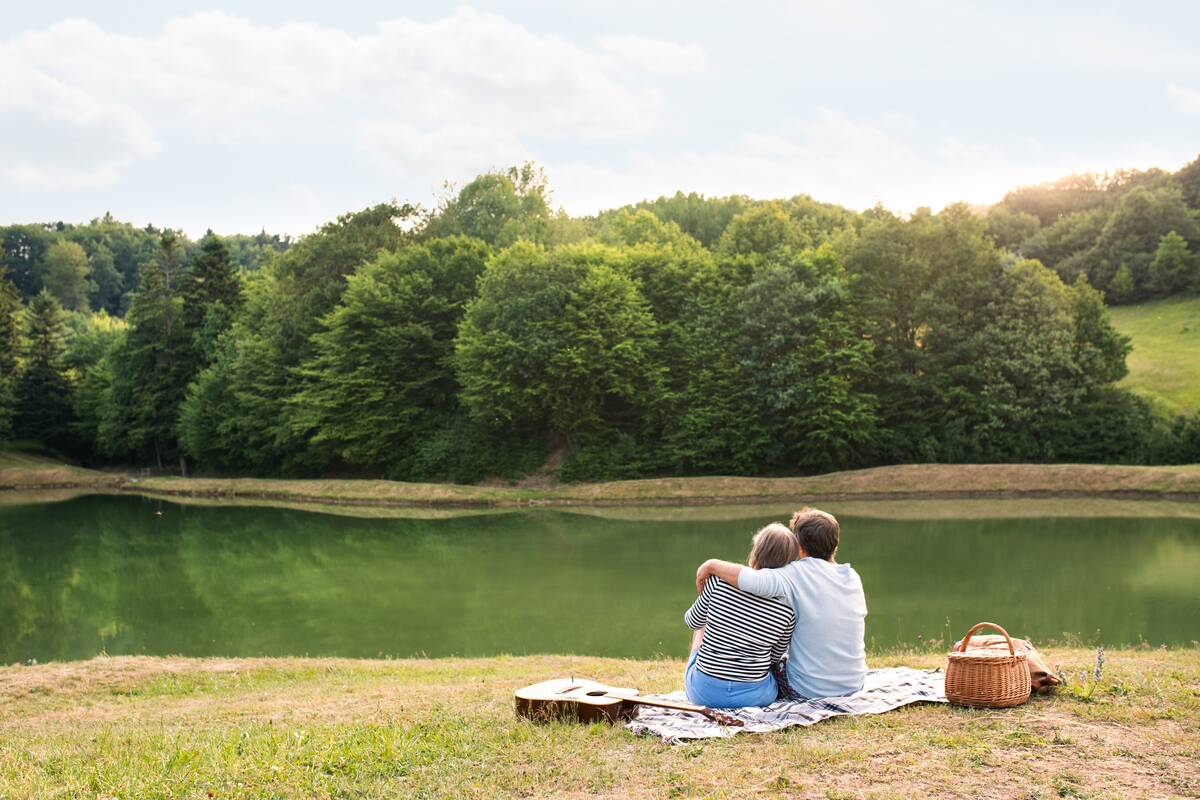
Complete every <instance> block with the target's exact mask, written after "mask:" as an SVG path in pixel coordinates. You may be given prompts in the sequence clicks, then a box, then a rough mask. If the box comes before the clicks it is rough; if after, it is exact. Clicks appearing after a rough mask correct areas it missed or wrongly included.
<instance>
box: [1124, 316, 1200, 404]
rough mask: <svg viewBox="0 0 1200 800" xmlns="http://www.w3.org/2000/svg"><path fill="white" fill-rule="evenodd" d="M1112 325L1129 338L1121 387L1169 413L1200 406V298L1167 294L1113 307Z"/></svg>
mask: <svg viewBox="0 0 1200 800" xmlns="http://www.w3.org/2000/svg"><path fill="white" fill-rule="evenodd" d="M1111 313H1112V321H1113V324H1114V325H1115V326H1116V327H1117V330H1119V331H1121V333H1124V334H1125V335H1126V336H1129V337H1131V338H1132V339H1133V352H1132V353H1131V354H1130V356H1129V362H1128V363H1129V377H1127V378H1126V379H1125V380H1124V381H1122V382H1121V385H1122V386H1126V387H1128V388H1130V389H1133V390H1134V391H1136V392H1137V393H1138V394H1141V395H1143V396H1144V397H1147V398H1149V399H1150V400H1151V401H1152V402H1153V403H1154V404H1155V405H1156V406H1157V407H1158V408H1160V409H1162V410H1163V411H1165V412H1167V413H1170V414H1179V413H1188V412H1191V413H1194V412H1196V411H1200V297H1197V296H1195V295H1189V296H1186V297H1169V298H1167V299H1166V300H1154V301H1151V302H1149V303H1139V304H1138V305H1133V306H1118V307H1116V308H1113V309H1112V311H1111Z"/></svg>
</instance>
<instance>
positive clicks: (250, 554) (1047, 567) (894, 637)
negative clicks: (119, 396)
mask: <svg viewBox="0 0 1200 800" xmlns="http://www.w3.org/2000/svg"><path fill="white" fill-rule="evenodd" d="M157 510H161V511H162V512H163V515H162V516H161V517H158V516H156V515H155V511H157ZM834 510H835V511H836V510H838V509H836V507H835V509H834ZM780 511H781V510H780V509H775V508H773V509H754V508H746V509H743V510H742V511H741V512H740V515H737V517H738V518H730V517H731V516H734V515H722V516H723V517H724V518H721V519H715V520H714V519H703V518H684V519H666V520H663V519H650V520H647V519H637V518H636V515H633V516H634V517H635V518H634V519H620V518H610V517H605V516H585V515H579V514H566V513H560V512H555V511H544V510H542V511H532V512H520V513H507V514H495V515H483V516H479V515H475V516H467V517H461V518H448V519H372V518H353V517H345V516H335V515H330V514H316V513H309V512H304V511H299V510H293V509H280V508H255V507H199V506H197V507H192V506H179V505H174V504H170V503H165V502H162V501H155V500H147V499H143V498H137V497H128V496H121V497H113V496H95V497H81V498H75V499H71V500H67V501H64V502H59V503H52V504H50V503H48V504H40V505H24V506H9V507H4V508H0V620H3V625H2V626H0V662H13V661H20V660H25V659H29V658H36V659H38V660H42V661H44V660H50V659H70V658H86V657H90V656H92V655H95V654H96V653H98V652H108V653H111V654H117V653H149V654H182V655H193V656H201V655H229V656H233V655H244V656H251V655H305V654H308V655H340V656H356V657H364V656H380V655H391V656H409V655H415V654H427V655H431V656H440V655H449V654H461V655H490V654H495V653H537V652H559V653H567V652H570V653H589V654H597V655H614V656H643V657H644V656H650V655H654V654H657V653H664V654H669V655H675V656H678V655H682V654H683V653H684V651H685V647H686V640H687V637H686V631H685V630H684V629H683V627H682V623H681V621H680V617H681V615H682V613H683V610H684V609H685V608H686V607H687V605H688V603H689V602H690V601H691V598H692V595H693V589H692V588H691V576H692V574H693V572H694V569H695V566H696V564H697V563H698V562H699V561H700V560H701V559H702V558H705V557H708V556H716V557H722V558H730V559H741V558H743V557H744V555H745V551H746V549H747V547H748V543H749V535H750V533H751V532H752V531H753V530H754V529H755V528H756V527H757V526H758V525H760V524H762V523H763V522H765V521H769V520H771V519H775V518H778V517H779V516H780V515H781V513H780ZM1135 512H1136V509H1135ZM627 516H628V515H627ZM660 516H661V515H660ZM692 516H693V517H694V515H692ZM842 521H843V529H844V534H843V548H842V552H841V559H842V560H843V561H849V562H851V563H853V564H854V566H855V567H856V568H857V569H858V570H859V572H860V573H861V574H862V576H863V580H864V583H865V585H866V587H867V599H868V603H869V605H870V610H871V615H870V617H869V619H868V625H867V633H868V639H869V644H870V645H871V646H872V647H873V648H874V649H884V648H888V647H894V646H896V645H897V644H902V643H909V642H913V641H915V640H916V637H917V636H918V635H920V636H923V637H925V638H937V637H940V636H944V635H946V634H947V633H949V634H951V635H958V634H960V633H961V631H962V630H965V628H966V627H968V626H969V625H970V624H971V623H973V622H975V621H978V620H980V619H994V620H995V621H998V622H1001V623H1003V624H1005V625H1007V626H1009V627H1010V629H1012V630H1013V631H1014V632H1019V633H1023V634H1025V635H1028V636H1031V637H1033V638H1034V639H1036V640H1042V641H1044V640H1046V639H1050V638H1061V637H1062V636H1063V635H1064V634H1072V635H1078V636H1080V637H1082V638H1083V639H1084V640H1085V641H1094V640H1102V641H1104V642H1105V643H1107V644H1110V645H1113V644H1122V643H1132V642H1138V641H1142V640H1145V641H1148V642H1150V643H1153V644H1157V643H1168V644H1178V643H1187V642H1191V641H1192V640H1194V639H1197V638H1200V632H1198V631H1197V629H1196V620H1197V619H1200V588H1198V584H1200V582H1198V581H1197V578H1200V519H1196V518H1194V517H1186V516H1181V517H1170V516H1164V517H1160V518H1142V517H1140V516H1132V517H1127V518H1106V517H1091V518H1071V517H1055V518H1011V519H952V518H945V511H944V510H943V511H942V512H941V518H938V519H913V518H905V519H888V518H887V517H886V516H883V517H877V516H871V517H867V516H851V515H846V514H843V520H842Z"/></svg>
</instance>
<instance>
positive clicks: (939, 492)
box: [0, 453, 1200, 508]
mask: <svg viewBox="0 0 1200 800" xmlns="http://www.w3.org/2000/svg"><path fill="white" fill-rule="evenodd" d="M51 488H59V489H63V488H85V489H90V490H113V489H120V490H122V491H129V492H137V493H143V494H154V495H167V496H178V497H195V498H210V499H221V500H230V501H237V500H272V501H276V502H279V503H304V504H310V503H323V504H326V505H328V506H346V505H354V506H363V507H367V506H392V507H441V508H471V507H475V508H479V507H485V508H500V507H510V508H511V507H517V506H527V505H567V506H569V505H577V506H604V505H638V504H641V505H654V504H664V505H685V504H713V503H724V504H739V503H751V502H752V503H770V502H781V503H782V502H788V503H795V502H802V501H808V500H829V499H839V500H856V499H861V500H893V501H900V500H909V499H922V498H946V499H963V498H976V499H992V500H995V499H1000V498H1009V497H1022V498H1038V497H1061V496H1074V497H1096V498H1102V497H1109V498H1122V499H1129V498H1139V499H1160V500H1183V501H1191V500H1196V499H1200V465H1191V466H1176V467H1127V466H1111V465H1101V464H909V465H900V466H891V467H877V468H875V469H864V470H855V471H850V472H832V473H829V474H826V475H814V476H808V477H792V478H743V477H722V476H715V477H699V478H652V479H647V480H634V481H612V482H608V483H581V484H553V485H547V486H541V487H532V486H497V485H478V486H465V485H455V484H437V483H403V482H399V481H384V480H341V479H318V480H283V479H266V478H172V477H151V478H131V477H128V476H118V475H113V474H109V473H103V472H96V471H94V470H87V469H81V468H78V467H70V466H66V465H64V464H60V463H58V462H54V461H51V460H49V459H45V458H40V457H36V456H29V455H23V454H15V453H0V490H4V489H7V490H9V491H29V490H39V489H51Z"/></svg>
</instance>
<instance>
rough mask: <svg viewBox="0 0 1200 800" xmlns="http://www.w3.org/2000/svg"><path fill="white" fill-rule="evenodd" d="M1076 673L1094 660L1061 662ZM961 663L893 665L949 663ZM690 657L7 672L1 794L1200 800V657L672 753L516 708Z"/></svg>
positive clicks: (1131, 655) (79, 665)
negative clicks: (546, 685) (1023, 697)
mask: <svg viewBox="0 0 1200 800" xmlns="http://www.w3.org/2000/svg"><path fill="white" fill-rule="evenodd" d="M1045 653H1046V655H1047V657H1048V658H1049V659H1050V660H1051V661H1052V662H1054V663H1058V664H1060V665H1061V666H1062V667H1063V668H1064V669H1065V670H1066V671H1067V672H1068V674H1070V675H1073V676H1074V675H1078V673H1079V672H1080V671H1081V670H1085V669H1089V668H1090V667H1091V664H1092V658H1093V653H1092V652H1091V651H1088V650H1081V649H1068V648H1053V647H1052V648H1047V649H1046V650H1045ZM944 663H945V656H944V655H942V654H940V653H929V654H909V655H893V656H886V657H881V658H875V659H873V665H874V666H890V665H896V664H905V665H911V666H926V667H934V666H939V665H942V664H944ZM682 669H683V664H682V663H681V662H678V661H670V660H658V661H623V660H618V659H603V658H590V657H567V656H532V657H521V658H512V657H506V658H492V659H441V660H401V661H349V660H345V659H294V658H285V659H202V660H201V659H186V658H106V657H101V658H96V659H93V660H91V661H85V662H76V663H66V664H45V665H38V666H28V667H26V666H10V667H0V743H3V744H2V746H0V797H13V798H17V797H43V798H56V797H62V798H67V797H89V798H95V797H98V798H141V797H180V798H199V799H200V800H204V799H205V798H211V797H216V798H225V797H231V798H232V797H237V798H274V797H295V798H300V797H313V798H331V797H338V798H346V797H379V798H382V797H421V798H424V797H428V798H442V797H512V796H519V797H578V798H584V797H621V798H627V797H637V798H640V797H820V798H845V800H858V799H859V798H908V797H952V798H959V797H961V798H975V797H990V796H997V797H1027V798H1051V797H1074V798H1083V797H1096V798H1099V797H1126V798H1141V797H1184V796H1188V797H1191V796H1195V795H1196V793H1197V792H1200V706H1198V704H1197V696H1196V687H1197V686H1198V685H1200V658H1197V651H1196V650H1195V649H1193V648H1185V649H1179V650H1148V649H1130V650H1112V651H1109V653H1108V658H1107V662H1106V664H1105V669H1104V679H1103V681H1102V683H1101V684H1100V686H1099V687H1098V688H1097V689H1096V691H1095V692H1094V693H1093V694H1091V695H1090V697H1084V696H1082V694H1083V693H1077V692H1074V691H1071V689H1070V687H1068V689H1067V690H1060V691H1059V692H1058V694H1057V695H1055V696H1048V697H1037V698H1034V699H1033V700H1032V701H1031V702H1030V703H1028V704H1026V705H1024V706H1021V707H1019V708H1015V709H1009V710H1003V711H975V710H969V709H963V708H953V707H947V706H942V705H919V706H910V707H908V708H903V709H900V710H897V711H893V712H889V713H887V714H883V715H880V716H875V717H857V718H846V717H843V718H840V719H834V720H830V721H827V722H823V723H820V724H818V725H815V726H813V727H811V728H798V729H793V730H791V731H787V732H783V733H777V734H769V735H753V734H745V735H740V736H737V737H735V738H733V739H729V740H725V741H709V742H705V743H696V744H688V745H683V746H680V747H670V746H666V745H663V744H660V743H659V742H657V741H656V740H652V739H643V738H635V737H634V736H632V735H630V734H629V733H628V732H627V731H625V730H624V729H623V728H620V727H610V726H608V725H595V726H590V727H589V726H580V725H568V724H561V723H560V724H553V725H535V724H531V723H529V722H525V721H523V720H519V719H517V718H516V717H515V715H514V714H513V706H512V702H513V701H512V691H513V690H514V689H515V688H517V687H519V686H522V685H524V684H526V683H531V682H533V681H535V680H540V679H544V678H546V677H550V676H556V675H583V676H590V677H592V678H595V679H597V680H601V681H604V682H606V683H609V684H612V685H617V686H636V687H638V688H641V689H643V690H646V691H666V690H671V689H676V688H679V685H680V680H681V678H680V675H681V672H682Z"/></svg>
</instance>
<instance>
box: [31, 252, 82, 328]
mask: <svg viewBox="0 0 1200 800" xmlns="http://www.w3.org/2000/svg"><path fill="white" fill-rule="evenodd" d="M36 273H37V277H38V280H39V282H40V283H41V285H42V288H44V289H46V290H47V291H48V292H50V294H52V295H54V296H55V297H56V298H57V299H58V302H59V303H61V304H62V305H63V307H64V308H67V309H70V310H71V311H83V310H86V309H87V307H88V296H89V295H90V294H91V291H92V289H93V288H95V287H94V284H92V283H91V281H90V280H89V279H88V276H89V275H90V273H91V267H90V265H89V263H88V257H87V253H86V252H84V250H83V248H82V247H81V246H80V245H78V244H76V243H75V242H69V241H65V240H60V241H57V242H55V243H54V244H52V245H50V247H49V248H47V249H46V255H45V256H43V258H42V261H41V263H40V264H39V265H38V268H37V270H36Z"/></svg>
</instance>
